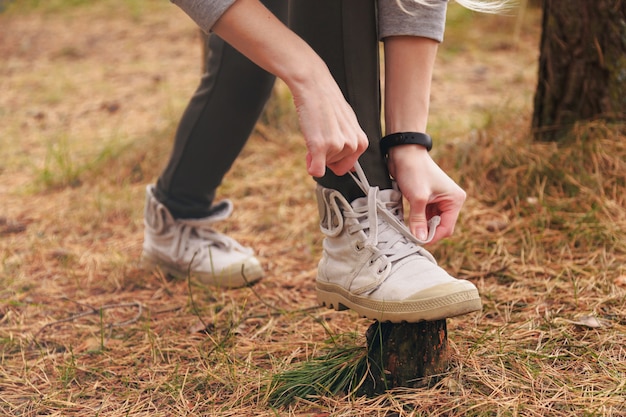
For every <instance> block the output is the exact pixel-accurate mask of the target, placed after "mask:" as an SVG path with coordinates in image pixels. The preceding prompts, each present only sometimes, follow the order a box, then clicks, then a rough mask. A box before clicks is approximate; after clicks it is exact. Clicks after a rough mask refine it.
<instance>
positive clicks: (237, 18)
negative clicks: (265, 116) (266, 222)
mask: <svg viewBox="0 0 626 417" xmlns="http://www.w3.org/2000/svg"><path fill="white" fill-rule="evenodd" d="M212 29H213V31H214V32H215V33H217V34H218V35H219V36H221V37H222V39H224V40H225V41H226V42H228V43H229V44H230V45H232V46H233V47H234V48H236V49H237V50H239V51H240V52H241V53H242V54H244V55H245V56H246V57H248V58H250V60H252V61H253V62H255V63H256V64H257V65H259V66H260V67H261V68H264V69H265V70H267V71H269V72H270V73H272V74H274V75H276V76H278V77H279V78H281V79H282V80H283V81H284V82H285V83H286V84H287V86H288V87H289V89H290V90H291V93H292V94H293V97H294V102H295V105H296V109H297V111H298V118H299V121H300V129H301V130H302V133H303V135H304V139H305V141H306V146H307V151H308V152H307V157H306V159H307V170H308V172H309V174H310V175H312V176H314V177H321V176H323V175H324V172H325V171H326V167H327V166H328V167H329V168H330V169H331V170H332V171H333V172H334V173H335V174H337V175H344V174H346V173H347V172H348V171H350V170H351V169H352V167H353V166H354V164H355V163H356V161H357V159H358V158H359V156H360V155H361V154H362V153H363V152H364V151H365V149H367V146H368V140H367V136H366V135H365V133H364V132H363V130H362V129H361V127H360V126H359V122H358V121H357V118H356V115H355V114H354V111H353V110H352V108H351V107H350V105H349V104H348V103H347V102H346V99H345V98H344V97H343V94H342V93H341V90H340V89H339V86H338V85H337V83H336V82H335V80H334V78H333V77H332V75H331V74H330V71H329V70H328V67H327V66H326V64H325V63H324V62H323V60H322V59H321V58H320V57H319V56H318V55H317V54H316V53H315V51H313V49H311V47H310V46H309V45H308V44H307V43H306V42H304V41H303V40H302V39H301V38H299V37H298V36H297V35H296V34H295V33H293V32H292V31H291V30H289V28H287V27H286V26H285V25H284V24H282V23H281V22H280V21H279V20H278V19H277V18H276V16H274V15H273V14H272V13H271V12H270V11H269V10H267V8H265V6H263V4H261V3H260V2H259V1H258V0H238V1H236V2H235V3H233V5H232V6H230V7H229V8H228V9H227V10H226V11H225V12H224V14H223V15H222V16H221V17H220V18H219V19H218V20H217V22H216V23H215V25H214V26H213V28H212Z"/></svg>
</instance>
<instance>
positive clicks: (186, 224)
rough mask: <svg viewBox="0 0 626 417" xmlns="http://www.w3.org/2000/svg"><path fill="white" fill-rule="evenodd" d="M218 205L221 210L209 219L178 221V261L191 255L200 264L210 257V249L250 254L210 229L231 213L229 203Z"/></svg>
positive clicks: (243, 247)
mask: <svg viewBox="0 0 626 417" xmlns="http://www.w3.org/2000/svg"><path fill="white" fill-rule="evenodd" d="M220 204H222V205H223V208H220V209H219V210H218V211H216V212H215V213H214V214H212V215H210V216H209V217H205V218H202V219H180V220H178V227H179V230H180V236H181V237H180V239H178V242H177V247H176V249H175V252H176V257H177V258H178V259H181V260H182V259H185V254H187V253H192V254H193V255H194V258H195V261H194V262H201V261H202V259H205V258H206V257H208V256H210V250H211V249H210V248H211V247H217V248H220V249H224V250H226V251H231V250H236V251H239V252H242V253H249V254H252V249H250V248H247V247H245V246H243V245H241V244H240V243H239V242H237V241H236V240H235V239H233V238H231V237H228V236H226V235H224V234H222V233H218V232H216V231H215V230H213V228H212V227H211V225H212V224H213V223H216V222H218V221H221V220H225V219H227V218H228V217H230V214H231V213H232V203H230V201H228V200H224V201H223V202H221V203H220Z"/></svg>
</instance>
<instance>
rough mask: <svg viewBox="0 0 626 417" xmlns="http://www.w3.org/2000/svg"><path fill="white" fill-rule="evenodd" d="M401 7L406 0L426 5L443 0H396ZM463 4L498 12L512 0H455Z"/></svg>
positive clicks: (479, 10) (487, 11)
mask: <svg viewBox="0 0 626 417" xmlns="http://www.w3.org/2000/svg"><path fill="white" fill-rule="evenodd" d="M396 1H397V2H398V4H399V5H400V7H402V8H404V7H403V5H402V3H403V2H404V1H413V2H415V3H419V4H423V5H424V6H432V5H433V4H435V3H436V2H440V1H442V0H396ZM455 1H456V2H457V3H459V4H460V5H461V6H463V7H465V8H467V9H469V10H474V11H476V12H482V13H498V12H502V11H504V10H506V9H508V8H509V7H510V0H455Z"/></svg>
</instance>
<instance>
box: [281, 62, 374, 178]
mask: <svg viewBox="0 0 626 417" xmlns="http://www.w3.org/2000/svg"><path fill="white" fill-rule="evenodd" d="M294 90H295V91H294ZM292 92H293V93H294V102H295V105H296V110H297V113H298V119H299V121H300V129H301V130H302V134H303V135H304V139H305V141H306V147H307V151H308V152H307V156H306V162H307V171H308V173H309V174H310V175H312V176H314V177H322V176H323V175H324V173H325V170H326V167H328V168H330V170H331V171H333V172H334V173H335V174H337V175H344V174H346V173H347V172H348V171H350V170H351V169H352V167H354V164H355V163H356V161H357V159H358V158H359V156H361V154H362V153H363V152H364V151H365V150H366V149H367V146H368V139H367V136H366V135H365V133H364V132H363V130H362V129H361V127H360V126H359V122H358V121H357V118H356V115H355V114H354V111H353V110H352V107H350V105H349V104H348V103H347V102H346V100H345V99H344V97H343V94H342V93H341V90H340V89H339V87H338V86H337V84H336V83H335V81H334V79H333V78H332V76H330V73H328V74H325V73H324V72H322V73H321V76H320V77H319V79H313V78H311V79H310V82H309V83H307V85H306V86H300V88H298V89H293V90H292Z"/></svg>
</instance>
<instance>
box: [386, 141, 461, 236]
mask: <svg viewBox="0 0 626 417" xmlns="http://www.w3.org/2000/svg"><path fill="white" fill-rule="evenodd" d="M389 172H390V174H391V175H392V176H393V177H394V178H395V179H396V181H397V183H398V187H399V188H400V191H401V192H402V195H403V196H404V197H405V198H406V199H407V201H408V202H409V205H410V210H409V229H410V230H411V233H413V234H414V235H415V237H417V238H418V239H420V240H425V239H426V236H427V235H428V226H427V221H428V219H430V218H431V217H433V216H435V215H438V216H441V223H440V225H439V226H438V227H437V231H436V233H435V236H434V237H433V240H432V241H431V243H434V242H437V241H439V240H441V239H443V238H445V237H448V236H450V235H452V233H453V232H454V226H455V224H456V221H457V219H458V217H459V212H460V211H461V207H462V206H463V203H464V202H465V198H466V194H465V191H463V189H462V188H461V187H459V186H458V185H457V184H456V183H455V182H454V181H453V180H452V179H451V178H450V177H449V176H448V175H447V174H446V173H445V172H444V171H443V170H442V169H441V168H440V167H439V166H438V165H437V164H436V163H435V161H433V160H432V158H431V157H430V155H429V154H428V152H427V151H426V149H425V148H424V147H422V146H420V145H402V146H396V147H394V148H391V149H390V151H389Z"/></svg>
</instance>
